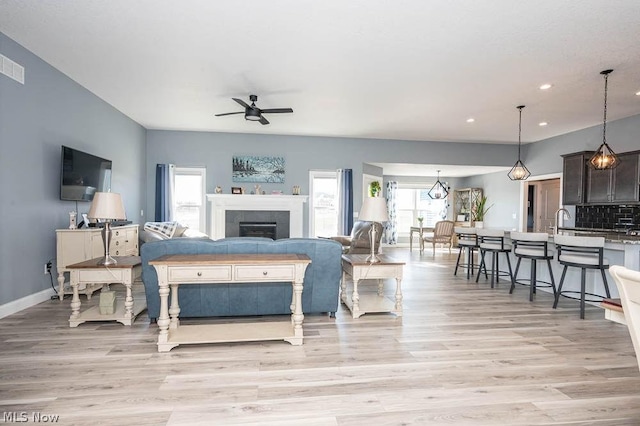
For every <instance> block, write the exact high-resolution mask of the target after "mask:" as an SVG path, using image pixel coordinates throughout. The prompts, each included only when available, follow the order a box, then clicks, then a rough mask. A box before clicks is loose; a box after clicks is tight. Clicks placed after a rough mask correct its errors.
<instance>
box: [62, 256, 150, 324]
mask: <svg viewBox="0 0 640 426" xmlns="http://www.w3.org/2000/svg"><path fill="white" fill-rule="evenodd" d="M114 258H115V259H116V261H117V262H118V263H117V264H115V265H109V266H104V265H98V261H100V260H101V259H103V258H102V257H99V258H95V259H90V260H85V261H84V262H80V263H75V264H73V265H69V266H67V270H68V271H69V273H70V275H71V288H72V290H73V299H71V316H70V317H69V327H77V326H78V325H80V324H82V323H83V322H86V321H118V322H120V323H122V324H124V325H131V324H132V323H133V321H134V320H135V318H136V316H137V315H138V314H139V313H140V312H142V311H143V310H145V309H146V308H147V299H146V297H145V295H144V291H142V292H141V293H137V294H135V296H136V297H135V301H134V293H133V288H132V287H133V283H134V281H135V280H136V278H139V277H140V273H141V271H142V263H141V261H140V257H139V256H116V257H114ZM82 283H97V284H103V285H108V284H113V283H119V284H123V285H124V286H125V288H126V293H125V297H124V301H123V300H122V299H119V300H117V301H116V310H115V312H114V313H113V314H111V315H102V314H101V313H100V308H99V306H94V307H91V308H89V309H87V310H86V311H84V312H80V307H81V302H80V296H79V294H78V287H79V285H80V284H82ZM103 288H104V287H103ZM123 302H124V303H123Z"/></svg>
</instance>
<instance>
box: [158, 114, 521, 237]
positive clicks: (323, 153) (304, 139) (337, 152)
mask: <svg viewBox="0 0 640 426" xmlns="http://www.w3.org/2000/svg"><path fill="white" fill-rule="evenodd" d="M255 124H256V123H251V122H247V123H246V125H247V126H253V125H255ZM234 154H252V155H277V156H284V157H285V161H286V175H285V183H284V184H262V189H264V190H265V191H266V192H267V193H269V192H270V191H272V190H282V191H283V192H284V193H285V194H290V193H291V187H292V186H293V185H300V187H301V192H302V194H308V193H309V170H312V169H313V170H322V169H326V170H336V169H339V168H351V169H353V173H354V176H353V185H354V196H353V200H354V210H355V211H359V210H360V207H361V204H362V173H363V171H364V170H368V171H371V170H372V169H371V168H370V165H369V164H367V163H377V162H388V163H414V164H455V165H459V164H462V165H470V164H476V165H482V166H507V165H511V163H512V162H513V159H514V158H515V156H516V155H517V147H515V146H509V145H497V144H469V143H446V142H413V141H399V140H392V141H389V140H377V139H351V138H327V137H311V136H277V135H257V134H233V133H213V132H181V131H166V130H148V131H147V193H148V194H149V197H148V198H147V209H146V210H147V214H146V217H147V219H148V220H152V219H153V212H154V201H153V200H154V198H153V195H152V194H153V193H154V185H155V167H156V164H158V163H169V162H170V163H173V164H176V165H177V166H185V167H186V166H192V167H206V168H207V192H208V193H212V192H213V191H214V188H215V187H216V185H220V186H221V187H222V188H223V190H224V192H225V193H229V192H230V191H231V189H230V188H231V187H232V186H243V185H241V184H237V183H233V182H232V180H231V157H232V156H233V155H234ZM244 186H245V188H246V189H247V190H249V189H251V188H252V187H253V185H252V184H245V185H244ZM307 227H308V223H305V230H304V232H305V235H308V230H307Z"/></svg>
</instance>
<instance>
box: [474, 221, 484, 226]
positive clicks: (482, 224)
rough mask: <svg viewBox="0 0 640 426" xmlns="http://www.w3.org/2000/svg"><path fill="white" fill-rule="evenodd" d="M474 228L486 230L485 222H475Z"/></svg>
mask: <svg viewBox="0 0 640 426" xmlns="http://www.w3.org/2000/svg"><path fill="white" fill-rule="evenodd" d="M473 226H474V228H484V222H483V221H475V222H474V223H473Z"/></svg>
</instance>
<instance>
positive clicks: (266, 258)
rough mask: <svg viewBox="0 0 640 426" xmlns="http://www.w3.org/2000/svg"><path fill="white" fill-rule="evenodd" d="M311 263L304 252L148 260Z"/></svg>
mask: <svg viewBox="0 0 640 426" xmlns="http://www.w3.org/2000/svg"><path fill="white" fill-rule="evenodd" d="M278 263H306V264H309V263H311V259H310V258H309V256H307V255H306V254H295V253H282V254H279V253H256V254H167V255H164V256H161V257H159V258H157V259H154V260H152V261H150V262H149V264H150V265H186V264H188V265H219V264H225V265H228V264H234V265H240V264H246V265H255V264H267V265H273V264H278Z"/></svg>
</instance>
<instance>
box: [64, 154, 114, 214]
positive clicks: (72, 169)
mask: <svg viewBox="0 0 640 426" xmlns="http://www.w3.org/2000/svg"><path fill="white" fill-rule="evenodd" d="M110 190H111V161H110V160H105V159H104V158H100V157H96V156H95V155H91V154H87V153H86V152H82V151H78V150H77V149H73V148H69V147H68V146H64V145H63V146H62V160H61V171H60V199H61V200H68V201H91V200H93V194H94V193H95V192H109V191H110Z"/></svg>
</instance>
